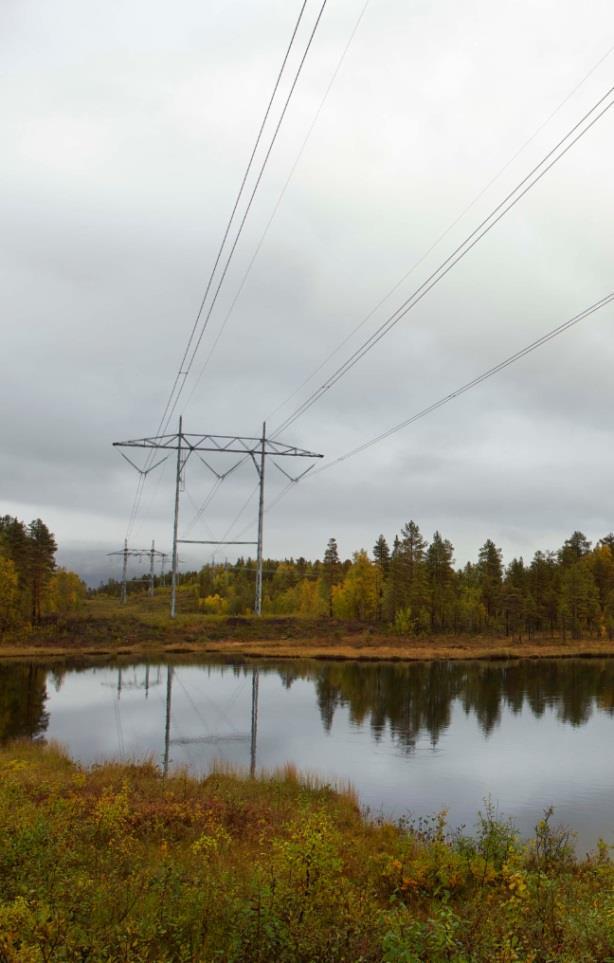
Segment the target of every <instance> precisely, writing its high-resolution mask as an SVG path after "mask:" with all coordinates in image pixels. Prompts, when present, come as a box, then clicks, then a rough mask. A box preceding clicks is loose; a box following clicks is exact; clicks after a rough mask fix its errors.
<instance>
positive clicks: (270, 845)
mask: <svg viewBox="0 0 614 963" xmlns="http://www.w3.org/2000/svg"><path fill="white" fill-rule="evenodd" d="M0 766H1V767H2V772H3V779H2V782H1V783H0V961H2V963H51V961H75V963H76V961H84V960H88V961H94V960H96V961H98V960H108V961H110V960H113V961H143V963H145V961H147V963H154V961H177V963H180V961H181V963H183V961H214V960H223V961H228V963H232V961H235V963H243V961H244V963H268V961H270V960H275V961H277V963H301V961H304V963H320V961H322V963H336V961H339V963H341V961H348V963H350V961H352V963H358V961H364V963H368V961H381V963H419V961H427V960H428V961H431V963H438V961H444V960H446V961H457V963H465V961H488V963H494V961H502V963H503V961H513V960H523V961H526V963H529V961H533V963H538V961H543V963H546V961H554V960H556V961H563V963H565V961H569V963H572V961H573V963H583V961H594V960H601V961H606V960H612V959H614V866H613V865H612V862H611V861H610V859H609V856H608V854H607V852H606V850H605V848H604V847H602V848H601V849H600V850H599V851H598V852H597V853H595V854H593V855H592V856H590V857H588V858H585V859H582V860H576V858H575V857H574V856H573V852H572V848H571V846H570V842H569V838H568V836H567V834H566V833H565V832H562V831H557V830H555V829H553V828H552V826H551V819H550V817H549V815H546V817H545V818H544V820H542V821H541V822H540V824H539V825H538V827H537V830H536V836H535V838H534V839H533V840H532V841H531V842H530V843H528V844H527V843H525V844H523V843H521V842H520V841H519V839H518V838H517V836H516V834H515V833H514V831H513V828H512V827H511V826H510V825H509V824H507V823H504V822H500V821H497V820H495V819H494V817H493V814H492V812H490V810H489V808H488V807H487V808H486V812H485V813H484V814H483V815H482V816H481V818H480V819H479V821H478V824H477V828H476V833H475V834H474V836H473V838H469V837H465V836H456V837H450V836H448V835H447V833H446V827H445V818H444V817H443V816H439V817H435V818H434V819H433V820H430V821H427V822H426V823H422V824H421V825H420V826H413V827H412V826H399V825H393V824H390V823H385V822H380V823H373V822H368V821H367V820H365V819H364V818H363V816H362V815H361V813H360V811H359V809H358V807H357V805H356V800H355V798H354V796H353V794H352V793H351V792H349V791H345V792H339V791H336V790H334V789H333V788H331V787H330V786H327V785H324V784H322V783H320V782H319V781H318V780H317V779H315V778H311V779H303V778H301V777H300V776H299V775H298V774H297V773H296V771H295V770H294V769H292V768H291V767H288V768H287V769H286V770H284V771H283V772H280V773H277V774H269V775H266V776H263V777H262V778H259V779H256V780H253V779H248V778H246V777H242V776H240V775H239V774H236V773H233V772H229V771H220V770H217V771H213V772H212V773H211V774H210V775H209V776H208V777H207V778H205V779H203V780H200V781H197V780H195V779H191V778H190V777H189V776H188V775H187V774H186V773H178V774H175V775H173V776H171V777H169V778H167V779H164V778H163V777H162V776H161V774H160V772H159V771H158V770H157V769H156V768H155V767H154V766H153V764H151V763H147V762H145V763H142V764H140V765H123V764H121V765H120V764H108V765H104V766H99V767H94V768H91V769H83V768H81V767H79V766H78V765H76V764H74V763H73V762H71V761H70V760H69V758H68V757H67V756H66V755H65V754H64V753H63V752H62V750H61V749H59V748H58V747H55V746H43V745H40V744H32V743H16V744H13V745H11V746H8V747H5V748H4V749H2V750H0Z"/></svg>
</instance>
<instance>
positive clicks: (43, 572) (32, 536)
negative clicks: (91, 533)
mask: <svg viewBox="0 0 614 963" xmlns="http://www.w3.org/2000/svg"><path fill="white" fill-rule="evenodd" d="M28 546H29V581H30V601H31V606H32V621H33V622H37V621H39V620H40V617H41V609H42V602H43V597H44V594H45V590H46V589H47V586H48V585H49V582H50V580H51V576H52V575H53V570H54V568H55V553H56V551H57V545H56V541H55V538H54V537H53V535H52V534H51V532H50V531H49V529H48V528H47V526H46V525H45V523H44V522H43V521H41V519H40V518H36V519H34V521H33V522H30V524H29V526H28Z"/></svg>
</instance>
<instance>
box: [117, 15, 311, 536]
mask: <svg viewBox="0 0 614 963" xmlns="http://www.w3.org/2000/svg"><path fill="white" fill-rule="evenodd" d="M325 4H326V0H324V4H323V7H322V10H321V11H320V15H319V17H318V21H317V22H316V28H317V24H318V23H319V20H320V17H321V15H322V12H323V8H324V5H325ZM306 5H307V0H303V3H302V6H301V8H300V11H299V14H298V18H297V20H296V23H295V25H294V29H293V31H292V34H291V36H290V41H289V43H288V46H287V48H286V51H285V54H284V58H283V60H282V64H281V67H280V69H279V71H278V74H277V77H276V79H275V84H274V86H273V91H272V93H271V95H270V97H269V101H268V103H267V107H266V110H265V113H264V117H263V119H262V122H261V124H260V128H259V130H258V135H257V137H256V141H255V144H254V147H253V148H252V151H251V154H250V158H249V161H248V164H247V167H246V169H245V172H244V174H243V178H242V180H241V184H240V187H239V190H238V192H237V195H236V198H235V201H234V204H233V207H232V211H231V214H230V217H229V219H228V223H227V225H226V229H225V231H224V234H223V237H222V241H221V243H220V246H219V248H218V252H217V255H216V258H215V261H214V264H213V267H212V269H211V272H210V275H209V279H208V281H207V286H206V289H205V293H204V295H203V298H202V300H201V303H200V307H199V309H198V312H197V314H196V318H195V320H194V324H193V326H192V330H191V332H190V335H189V338H188V341H187V344H186V348H185V351H184V353H183V356H182V359H181V362H180V365H179V368H178V370H177V374H176V375H175V379H174V381H173V385H172V387H171V391H170V394H169V397H168V400H167V402H166V405H165V408H164V411H163V413H162V417H161V419H160V423H159V425H158V429H157V431H156V434H160V433H161V432H162V431H164V430H166V427H167V426H168V424H169V422H170V419H171V417H172V415H173V412H174V410H175V408H176V406H177V402H178V401H179V397H180V395H181V393H182V391H183V387H184V386H185V382H186V379H187V377H188V374H189V371H190V368H191V366H192V364H193V361H194V357H195V353H196V351H197V350H198V346H199V345H200V342H201V340H202V337H203V334H204V331H205V329H206V326H207V323H208V320H209V317H210V315H211V310H212V308H213V305H212V306H211V307H210V309H209V313H208V315H207V317H206V319H205V323H204V327H203V330H202V331H201V334H200V337H199V339H198V342H197V345H196V349H195V352H194V353H193V355H192V358H191V359H190V362H189V364H188V368H187V369H186V371H185V372H184V370H183V368H184V365H185V363H186V359H187V358H188V355H189V352H190V348H191V345H192V342H193V340H194V337H195V335H196V331H197V329H198V325H199V323H200V319H201V316H202V313H203V310H204V307H205V303H206V300H207V297H208V295H209V292H210V290H211V286H212V284H213V278H214V276H215V272H216V270H217V268H218V265H219V262H220V259H221V256H222V252H223V249H224V247H225V245H226V241H227V239H228V235H229V233H230V229H231V226H232V222H233V220H234V217H235V214H236V212H237V209H238V206H239V203H240V200H241V197H242V195H243V191H244V188H245V184H246V182H247V178H248V176H249V173H250V171H251V168H252V165H253V162H254V158H255V155H256V152H257V150H258V147H259V145H260V141H261V139H262V135H263V132H264V129H265V127H266V123H267V120H268V118H269V116H270V112H271V109H272V105H273V102H274V100H275V96H276V94H277V91H278V88H279V84H280V82H281V78H282V75H283V73H284V70H285V68H286V64H287V61H288V57H289V55H290V52H291V50H292V47H293V45H294V40H295V38H296V34H297V31H298V28H299V26H300V23H301V20H302V18H303V14H304V11H305V7H306ZM314 33H315V28H314V31H312V35H311V37H310V39H309V43H308V46H307V51H308V50H309V47H310V46H311V41H312V40H313V35H314ZM307 51H306V52H305V54H304V55H303V58H302V60H301V63H300V66H299V70H298V72H297V74H296V76H295V78H294V82H293V84H292V87H291V91H290V95H289V96H288V97H287V99H286V103H285V105H284V109H283V112H282V117H281V120H283V117H284V115H285V112H286V110H287V108H288V104H289V101H290V98H291V96H292V93H293V91H294V87H295V86H296V82H297V80H298V76H299V74H300V71H301V69H302V65H303V63H304V60H305V57H306V53H307ZM281 120H280V121H279V122H278V124H277V127H276V129H275V133H274V135H273V138H272V140H271V143H270V145H269V148H268V151H267V153H266V156H265V159H264V161H263V163H262V165H261V167H260V172H259V174H258V179H257V181H256V186H255V188H254V190H253V191H252V194H251V197H250V200H249V203H248V206H247V210H246V211H245V213H244V215H243V219H242V221H241V224H240V226H239V229H238V232H237V235H236V237H235V240H234V244H233V246H232V249H231V252H230V255H229V257H228V258H227V261H226V265H225V268H224V271H223V274H222V279H221V281H220V283H219V284H218V287H217V290H216V293H215V297H214V301H213V304H215V300H216V299H217V295H218V294H219V291H220V287H221V284H222V282H223V280H224V277H225V276H226V272H227V270H228V266H229V264H230V261H231V259H232V255H233V254H234V250H235V248H236V245H237V243H238V240H239V237H240V235H241V232H242V230H243V226H244V224H245V221H246V218H247V214H248V213H249V209H250V207H251V204H252V201H253V199H254V196H255V193H256V190H257V188H258V185H259V183H260V180H261V178H262V175H263V173H264V169H265V167H266V164H267V162H268V159H269V157H270V154H271V151H272V149H273V145H274V143H275V140H276V139H277V134H278V132H279V128H280V127H281ZM181 379H183V380H181ZM180 382H181V383H180ZM152 457H153V453H151V452H149V453H148V455H147V459H146V461H145V467H146V468H147V467H148V464H149V462H150V460H151V458H152ZM144 485H145V479H144V478H142V477H141V478H139V481H138V483H137V489H136V492H135V496H134V501H133V505H132V509H131V512H130V518H129V521H128V531H127V534H130V532H131V530H132V528H133V526H134V523H135V520H136V516H137V514H138V510H139V507H140V503H141V499H142V496H143V489H144Z"/></svg>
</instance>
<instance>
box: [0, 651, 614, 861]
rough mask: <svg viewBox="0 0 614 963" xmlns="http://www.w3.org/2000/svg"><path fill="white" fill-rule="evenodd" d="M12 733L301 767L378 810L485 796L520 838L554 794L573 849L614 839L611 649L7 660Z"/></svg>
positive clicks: (191, 763) (416, 810)
mask: <svg viewBox="0 0 614 963" xmlns="http://www.w3.org/2000/svg"><path fill="white" fill-rule="evenodd" d="M16 736H25V737H28V738H44V739H46V740H55V741H57V742H59V743H61V744H62V745H64V746H65V747H66V748H67V750H68V751H69V752H70V754H71V755H72V756H73V757H74V758H75V759H77V760H79V761H81V762H84V763H92V762H98V761H102V760H104V759H109V758H122V759H125V760H131V759H139V758H143V757H144V756H149V757H151V758H153V759H154V760H156V761H157V762H158V763H159V764H160V766H162V767H163V768H164V767H167V768H169V769H172V768H176V767H178V766H187V767H188V768H189V769H190V770H191V771H192V772H194V773H196V774H198V773H203V772H206V771H207V770H208V769H209V768H210V767H211V765H212V764H213V763H215V762H216V761H218V760H219V761H222V762H224V763H227V764H230V765H232V766H240V767H244V768H247V769H249V768H250V766H251V767H253V768H255V769H256V770H258V769H260V768H264V769H272V768H275V767H278V766H282V765H284V764H285V763H293V764H295V765H296V766H297V768H298V769H300V770H303V771H305V770H307V771H310V772H314V773H317V774H318V775H319V776H320V777H322V778H324V779H326V780H330V781H338V782H347V781H349V782H351V783H352V784H353V786H354V787H355V788H356V790H357V792H358V795H359V798H360V801H361V803H362V804H363V805H364V806H366V807H368V808H369V810H370V811H371V813H372V814H375V815H379V814H380V813H381V814H383V815H385V816H388V817H394V818H397V817H400V816H403V815H408V814H412V815H413V816H414V817H420V816H426V815H431V814H434V813H436V812H438V811H440V810H442V809H446V810H447V811H448V814H449V823H450V825H451V826H452V827H458V826H462V825H465V826H466V827H467V829H468V830H471V829H472V828H473V827H474V825H475V819H476V815H477V812H478V810H480V809H483V806H484V799H485V798H487V797H489V798H490V799H491V800H492V802H493V803H494V804H495V806H496V807H497V808H498V812H499V814H500V815H501V816H504V817H511V818H513V820H514V822H515V824H516V825H517V827H518V828H519V829H520V831H521V832H522V833H524V834H529V833H531V831H532V828H533V826H534V825H535V822H536V821H537V820H538V819H539V818H540V817H541V815H542V814H543V811H544V809H545V808H546V807H548V806H550V805H553V806H554V807H555V822H556V823H558V824H564V825H566V826H568V827H570V828H571V829H573V830H574V832H575V833H576V834H577V848H578V851H579V852H584V851H585V850H586V849H588V848H592V847H593V846H594V845H595V844H596V842H597V840H598V838H599V837H603V838H604V839H605V840H606V841H607V842H608V843H614V805H613V803H614V766H613V765H612V745H613V742H614V659H599V660H579V659H578V660H576V659H568V660H548V661H521V662H513V663H480V662H450V663H445V662H439V663H413V664H407V665H403V664H399V663H397V664H387V663H379V664H365V663H358V662H336V663H335V662H322V663H318V662H313V661H303V660H288V661H284V662H271V661H263V662H248V663H246V662H230V661H223V660H220V659H217V660H212V659H194V658H191V659H189V660H186V659H183V660H177V661H174V662H155V663H153V662H152V663H151V664H144V663H138V664H136V663H135V664H132V663H131V664H128V663H125V664H119V663H117V662H115V663H113V664H110V665H104V664H101V663H97V664H91V663H90V664H87V663H74V664H67V665H61V666H58V665H55V666H51V667H45V666H42V665H41V664H40V663H36V664H35V663H23V664H15V663H11V664H1V663H0V739H2V740H6V739H10V738H14V737H16Z"/></svg>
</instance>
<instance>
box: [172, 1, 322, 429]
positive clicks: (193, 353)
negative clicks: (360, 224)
mask: <svg viewBox="0 0 614 963" xmlns="http://www.w3.org/2000/svg"><path fill="white" fill-rule="evenodd" d="M327 2H328V0H322V5H321V7H320V10H319V13H318V16H317V18H316V21H315V24H314V26H313V28H312V30H311V33H310V35H309V39H308V40H307V44H306V46H305V50H304V51H303V55H302V57H301V59H300V62H299V65H298V67H297V69H296V72H295V75H294V78H293V80H292V84H291V85H290V90H289V92H288V95H287V97H286V100H285V102H284V105H283V108H282V111H281V114H280V116H279V119H278V121H277V124H276V126H275V129H274V131H273V135H272V137H271V141H270V143H269V146H268V148H267V151H266V153H265V155H264V160H263V161H262V164H261V165H260V170H259V171H258V175H257V177H256V181H255V184H254V187H253V189H252V192H251V194H250V197H249V200H248V202H247V206H246V208H245V211H244V213H243V216H242V218H241V221H240V222H239V227H238V230H237V233H236V235H235V238H234V241H233V243H232V245H231V248H230V251H229V253H228V255H227V257H226V261H225V263H224V267H223V269H222V273H221V275H220V277H219V280H218V283H217V287H216V289H215V292H214V294H213V297H212V299H211V302H210V304H209V307H208V309H207V313H206V314H205V317H204V320H203V322H202V324H201V327H200V332H199V334H198V337H197V339H196V343H195V344H194V347H193V348H192V350H191V354H190V357H189V360H188V362H187V366H186V367H185V370H184V371H182V372H181V375H180V378H181V380H180V382H178V387H177V390H176V393H175V397H174V399H173V403H172V405H171V406H170V408H169V409H168V414H167V415H166V419H165V427H164V428H163V429H162V430H163V431H165V430H166V426H168V424H169V422H170V419H171V418H172V416H173V414H174V412H175V409H176V407H177V405H178V403H179V399H180V397H181V395H182V393H183V390H184V387H185V383H186V381H187V379H188V376H189V374H190V371H191V370H192V365H193V364H194V360H195V358H196V355H197V354H198V349H199V348H200V345H201V342H202V339H203V337H204V335H205V331H206V330H207V326H208V324H209V320H210V318H211V314H212V312H213V309H214V307H215V305H216V302H217V299H218V296H219V293H220V290H221V288H222V285H223V283H224V280H225V278H226V274H227V273H228V268H229V267H230V263H231V261H232V258H233V255H234V252H235V250H236V247H237V244H238V243H239V238H240V237H241V234H242V232H243V228H244V226H245V222H246V220H247V217H248V215H249V212H250V210H251V207H252V204H253V202H254V198H255V196H256V192H257V191H258V188H259V186H260V182H261V180H262V176H263V174H264V171H265V168H266V165H267V163H268V160H269V158H270V156H271V153H272V150H273V147H274V146H275V142H276V140H277V137H278V134H279V131H280V129H281V125H282V123H283V120H284V117H285V116H286V112H287V110H288V107H289V105H290V101H291V100H292V95H293V94H294V91H295V89H296V85H297V83H298V80H299V77H300V75H301V73H302V70H303V67H304V65H305V61H306V59H307V55H308V53H309V50H310V49H311V45H312V43H313V39H314V37H315V35H316V31H317V29H318V26H319V24H320V20H321V19H322V15H323V13H324V9H325V7H326V4H327Z"/></svg>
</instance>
